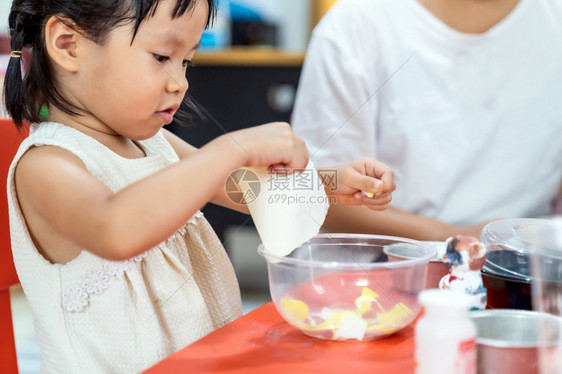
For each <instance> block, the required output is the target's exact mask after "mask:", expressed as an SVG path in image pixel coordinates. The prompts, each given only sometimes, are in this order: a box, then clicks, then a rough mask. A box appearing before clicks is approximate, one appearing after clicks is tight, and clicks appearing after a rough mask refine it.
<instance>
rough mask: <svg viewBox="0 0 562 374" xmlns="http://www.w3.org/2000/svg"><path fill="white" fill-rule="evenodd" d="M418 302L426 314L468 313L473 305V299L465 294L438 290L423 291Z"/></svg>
mask: <svg viewBox="0 0 562 374" xmlns="http://www.w3.org/2000/svg"><path fill="white" fill-rule="evenodd" d="M418 300H419V302H420V304H422V305H423V306H424V307H425V309H426V312H428V311H431V312H432V313H435V312H437V313H439V314H441V313H448V312H452V311H461V312H467V311H468V310H469V309H470V307H471V305H472V298H471V297H470V296H469V295H467V294H465V293H463V292H456V291H450V290H441V289H438V288H435V289H429V290H425V291H422V292H421V293H420V294H419V296H418Z"/></svg>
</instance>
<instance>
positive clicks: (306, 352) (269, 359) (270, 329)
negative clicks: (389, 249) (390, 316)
mask: <svg viewBox="0 0 562 374" xmlns="http://www.w3.org/2000/svg"><path fill="white" fill-rule="evenodd" d="M414 371H415V361H414V324H411V325H410V326H408V327H406V328H405V329H403V330H402V331H400V332H398V333H396V334H394V335H392V336H390V337H388V338H384V339H381V340H374V341H367V342H335V341H326V340H320V339H315V338H312V337H309V336H306V335H304V334H303V333H301V332H300V331H298V330H296V329H295V328H293V327H292V326H290V325H289V324H287V323H286V322H285V321H284V320H283V318H282V317H281V316H280V315H279V313H278V312H277V310H276V309H275V306H274V305H273V303H271V302H270V303H268V304H265V305H263V306H262V307H260V308H258V309H256V310H254V311H253V312H251V313H248V314H246V315H244V316H242V317H240V318H239V319H237V320H236V321H234V322H232V323H230V324H228V325H226V326H224V327H222V328H220V329H219V330H217V331H214V332H213V333H211V334H209V335H207V336H206V337H204V338H202V339H201V340H199V341H197V342H195V343H193V344H191V345H189V346H187V347H186V348H184V349H182V350H181V351H179V352H176V353H175V354H173V355H171V356H170V357H168V358H166V359H164V360H163V361H161V362H160V363H158V364H157V365H156V366H154V367H152V368H150V369H149V370H147V371H146V372H145V373H147V374H158V373H166V374H168V373H244V374H248V373H250V374H251V373H260V374H261V373H265V374H271V373H338V374H343V373H352V374H360V373H369V374H373V373H390V374H412V373H414Z"/></svg>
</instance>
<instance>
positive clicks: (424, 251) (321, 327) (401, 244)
mask: <svg viewBox="0 0 562 374" xmlns="http://www.w3.org/2000/svg"><path fill="white" fill-rule="evenodd" d="M401 248H402V249H401ZM436 252H437V250H436V249H435V247H433V246H431V245H428V244H425V243H422V242H418V241H415V240H409V239H404V238H398V237H391V236H379V235H360V234H322V235H318V236H316V237H314V238H312V239H311V240H309V241H308V242H306V243H304V244H303V245H302V246H300V247H299V248H297V249H295V250H294V251H293V252H292V253H291V254H290V255H288V256H286V257H279V256H275V255H272V254H269V253H267V251H266V250H265V248H264V247H263V244H262V245H260V246H259V248H258V253H259V254H260V255H262V256H264V257H265V259H266V261H267V268H268V275H269V289H270V292H271V298H272V300H273V302H274V303H275V306H276V308H277V310H278V311H279V313H280V314H281V315H282V316H283V318H284V319H285V320H286V321H287V322H288V323H289V324H291V325H292V326H294V327H296V328H297V329H299V330H301V331H302V332H303V333H305V334H307V335H310V336H313V337H316V338H321V339H328V340H371V339H378V338H382V337H385V336H388V335H391V334H393V333H395V332H396V331H399V330H400V329H402V328H404V327H406V326H407V325H409V324H410V323H411V322H412V321H413V320H414V319H415V318H416V317H417V315H418V314H419V312H420V309H421V305H420V304H419V303H418V294H419V293H420V291H422V290H423V289H424V288H425V283H426V275H427V268H428V263H429V261H430V260H431V259H433V258H434V257H435V256H436Z"/></svg>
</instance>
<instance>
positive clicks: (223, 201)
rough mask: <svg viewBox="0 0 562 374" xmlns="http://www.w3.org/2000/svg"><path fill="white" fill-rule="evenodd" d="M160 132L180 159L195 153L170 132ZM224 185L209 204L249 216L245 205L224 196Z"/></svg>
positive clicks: (195, 149) (194, 149)
mask: <svg viewBox="0 0 562 374" xmlns="http://www.w3.org/2000/svg"><path fill="white" fill-rule="evenodd" d="M162 131H163V133H164V136H165V137H166V139H167V140H168V142H170V144H171V145H172V147H173V148H174V150H175V151H176V153H177V154H178V157H179V158H180V159H184V158H187V157H189V156H191V155H192V154H193V153H195V152H197V148H195V147H194V146H192V145H191V144H189V143H187V142H186V141H184V140H183V139H181V138H179V137H178V136H177V135H175V134H172V133H171V132H170V131H168V130H165V129H163V130H162ZM224 183H226V178H225V180H224ZM224 183H223V187H222V188H219V190H218V191H217V194H216V195H215V196H213V198H212V199H211V200H210V202H211V203H213V204H217V205H221V206H223V207H225V208H230V209H232V210H236V211H239V212H241V213H246V214H249V213H250V211H249V210H248V207H247V206H246V205H240V204H235V203H233V202H232V200H230V199H229V198H228V196H227V195H226V190H225V188H224V187H225V185H224Z"/></svg>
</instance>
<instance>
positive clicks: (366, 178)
mask: <svg viewBox="0 0 562 374" xmlns="http://www.w3.org/2000/svg"><path fill="white" fill-rule="evenodd" d="M319 172H320V176H321V177H322V180H323V181H324V185H325V188H326V193H327V194H328V195H330V196H334V197H335V198H336V199H337V202H338V203H339V204H347V205H366V206H367V208H369V209H372V210H385V209H386V208H388V204H389V203H390V201H391V200H392V196H391V194H392V191H394V190H395V189H396V184H395V183H394V172H393V171H392V169H390V168H389V167H388V166H386V165H385V164H383V163H382V162H379V161H377V160H375V159H373V158H369V157H366V158H361V159H358V160H355V161H353V162H350V163H349V164H344V165H339V166H336V167H334V168H331V169H330V168H321V169H319ZM334 174H337V178H336V179H335V183H334V180H333V177H334ZM330 178H332V179H331V180H330ZM371 194H372V197H370V196H371Z"/></svg>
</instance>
